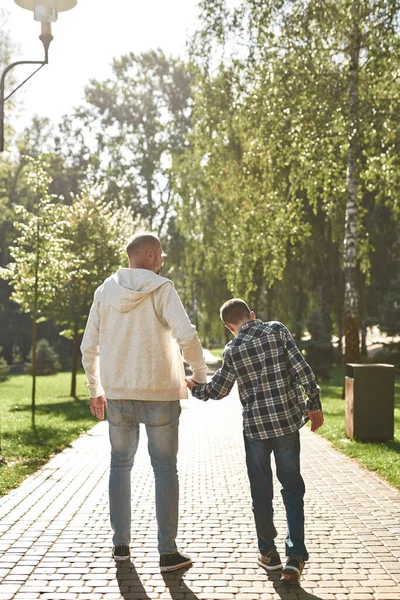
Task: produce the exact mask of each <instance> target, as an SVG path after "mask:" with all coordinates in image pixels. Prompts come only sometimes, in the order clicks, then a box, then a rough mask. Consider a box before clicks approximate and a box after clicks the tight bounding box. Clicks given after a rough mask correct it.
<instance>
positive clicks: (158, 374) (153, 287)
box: [82, 268, 205, 401]
mask: <svg viewBox="0 0 400 600" xmlns="http://www.w3.org/2000/svg"><path fill="white" fill-rule="evenodd" d="M92 311H93V315H92V317H93V318H92V319H91V317H90V316H89V320H88V325H87V328H86V331H85V336H84V339H83V341H82V350H83V354H84V361H85V360H87V361H88V362H90V347H91V344H92V341H91V339H92V337H93V339H94V340H98V345H99V350H98V352H99V367H100V376H101V383H102V386H103V388H104V391H105V395H106V397H108V398H113V399H124V400H127V399H134V400H147V401H149V400H153V401H162V400H176V399H179V398H186V397H187V388H186V385H185V378H184V370H183V365H182V358H181V355H180V350H179V345H180V346H181V347H182V349H183V351H184V352H185V350H186V352H189V354H190V352H191V353H192V363H193V362H194V366H195V367H196V365H198V367H199V368H200V369H203V370H204V360H203V357H202V352H201V347H200V344H199V342H198V339H197V336H196V330H195V329H194V327H193V326H192V325H191V324H190V322H189V319H188V317H187V315H186V312H185V310H184V309H183V306H182V303H181V302H180V300H179V296H178V294H177V293H176V291H175V289H174V287H173V284H172V282H171V281H170V280H169V279H166V278H165V277H161V276H160V275H157V274H156V273H154V272H152V271H150V270H147V269H136V268H129V269H119V270H118V271H117V272H116V273H114V274H113V275H112V276H111V277H109V278H108V279H106V280H105V282H104V283H103V284H102V285H101V286H100V287H99V288H98V289H97V290H96V293H95V298H94V302H93V307H92ZM92 322H93V324H94V327H92V326H91V325H92ZM97 327H98V329H97ZM178 344H179V345H178ZM84 366H85V368H86V369H87V370H90V365H89V364H87V363H85V362H84ZM87 367H88V368H89V369H88V368H87ZM202 375H203V378H204V377H205V373H203V374H202ZM203 380H204V379H203Z"/></svg>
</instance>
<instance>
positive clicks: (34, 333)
mask: <svg viewBox="0 0 400 600" xmlns="http://www.w3.org/2000/svg"><path fill="white" fill-rule="evenodd" d="M36 319H37V314H36V311H35V313H34V315H33V325H32V396H31V414H32V427H33V428H35V412H36V342H37V323H36Z"/></svg>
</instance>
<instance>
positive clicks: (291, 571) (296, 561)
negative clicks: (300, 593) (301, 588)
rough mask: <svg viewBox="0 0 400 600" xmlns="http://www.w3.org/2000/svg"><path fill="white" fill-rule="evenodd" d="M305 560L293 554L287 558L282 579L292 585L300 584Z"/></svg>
mask: <svg viewBox="0 0 400 600" xmlns="http://www.w3.org/2000/svg"><path fill="white" fill-rule="evenodd" d="M304 564H305V563H304V560H303V559H302V558H294V557H293V556H292V557H290V556H289V558H288V559H287V562H286V565H285V568H284V569H283V573H282V577H281V581H284V582H285V583H290V584H291V585H300V577H301V574H302V572H303V569H304Z"/></svg>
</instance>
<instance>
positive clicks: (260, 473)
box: [186, 298, 324, 585]
mask: <svg viewBox="0 0 400 600" xmlns="http://www.w3.org/2000/svg"><path fill="white" fill-rule="evenodd" d="M220 314H221V319H222V321H223V322H224V324H225V326H226V327H227V328H228V329H229V330H230V331H231V332H232V333H233V335H234V336H235V339H234V340H232V341H230V342H229V343H228V344H227V345H226V347H225V349H224V352H223V355H222V367H221V368H220V369H219V370H218V371H217V372H216V373H215V375H214V376H213V378H212V379H211V381H210V382H209V383H206V384H204V385H198V384H196V382H195V381H193V380H192V379H187V380H186V381H187V385H188V387H189V389H190V390H191V392H192V395H193V396H194V397H195V398H198V399H200V400H204V401H205V400H208V399H209V398H212V399H214V400H220V399H221V398H224V397H225V396H227V395H228V394H229V392H230V390H231V389H232V386H233V384H234V383H235V381H237V384H238V389H239V397H240V401H241V403H242V406H243V411H242V412H243V435H244V444H245V451H246V464H247V471H248V476H249V481H250V489H251V496H252V500H253V513H254V519H255V524H256V530H257V537H258V549H259V553H258V556H257V562H258V564H259V565H261V566H262V567H264V568H265V569H266V570H267V571H274V570H277V569H282V564H281V559H280V556H279V553H278V551H277V549H276V546H275V542H274V540H275V537H276V535H277V532H276V529H275V527H274V523H273V506H272V501H273V484H272V470H271V452H273V453H274V457H275V464H276V474H277V477H278V480H279V481H280V483H281V485H282V497H283V502H284V505H285V510H286V519H287V536H286V541H285V546H286V556H287V562H286V566H285V568H284V569H283V573H282V580H284V581H286V582H287V583H292V584H295V585H299V583H300V576H301V573H302V571H303V568H304V564H305V561H307V560H308V552H307V549H306V547H305V544H304V502H303V497H304V492H305V487H304V481H303V478H302V476H301V474H300V439H299V429H300V428H301V427H302V426H303V425H304V424H305V423H306V422H307V421H308V420H310V421H311V431H316V430H317V429H318V428H319V427H321V426H322V424H323V422H324V418H323V414H322V409H321V402H320V388H319V387H318V385H317V382H316V379H315V376H314V374H313V372H312V370H311V368H310V366H309V365H308V364H307V362H306V361H305V360H304V357H303V355H302V354H301V352H300V351H299V349H298V348H297V346H296V344H295V342H294V340H293V337H292V335H291V333H290V332H289V330H288V329H287V328H286V327H285V326H284V325H283V324H282V323H279V322H278V321H271V322H268V323H264V322H263V321H260V320H259V319H256V315H255V314H254V312H253V311H251V310H250V309H249V307H248V305H247V304H246V302H244V300H241V299H240V298H233V299H232V300H228V301H227V302H225V304H224V305H223V306H222V307H221V311H220ZM303 390H304V391H305V392H306V394H307V398H306V399H305V397H304V394H303Z"/></svg>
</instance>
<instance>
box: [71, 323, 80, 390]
mask: <svg viewBox="0 0 400 600" xmlns="http://www.w3.org/2000/svg"><path fill="white" fill-rule="evenodd" d="M78 355H79V329H78V323H74V333H73V337H72V370H71V396H72V398H76V397H77V396H76V373H77V371H78Z"/></svg>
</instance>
